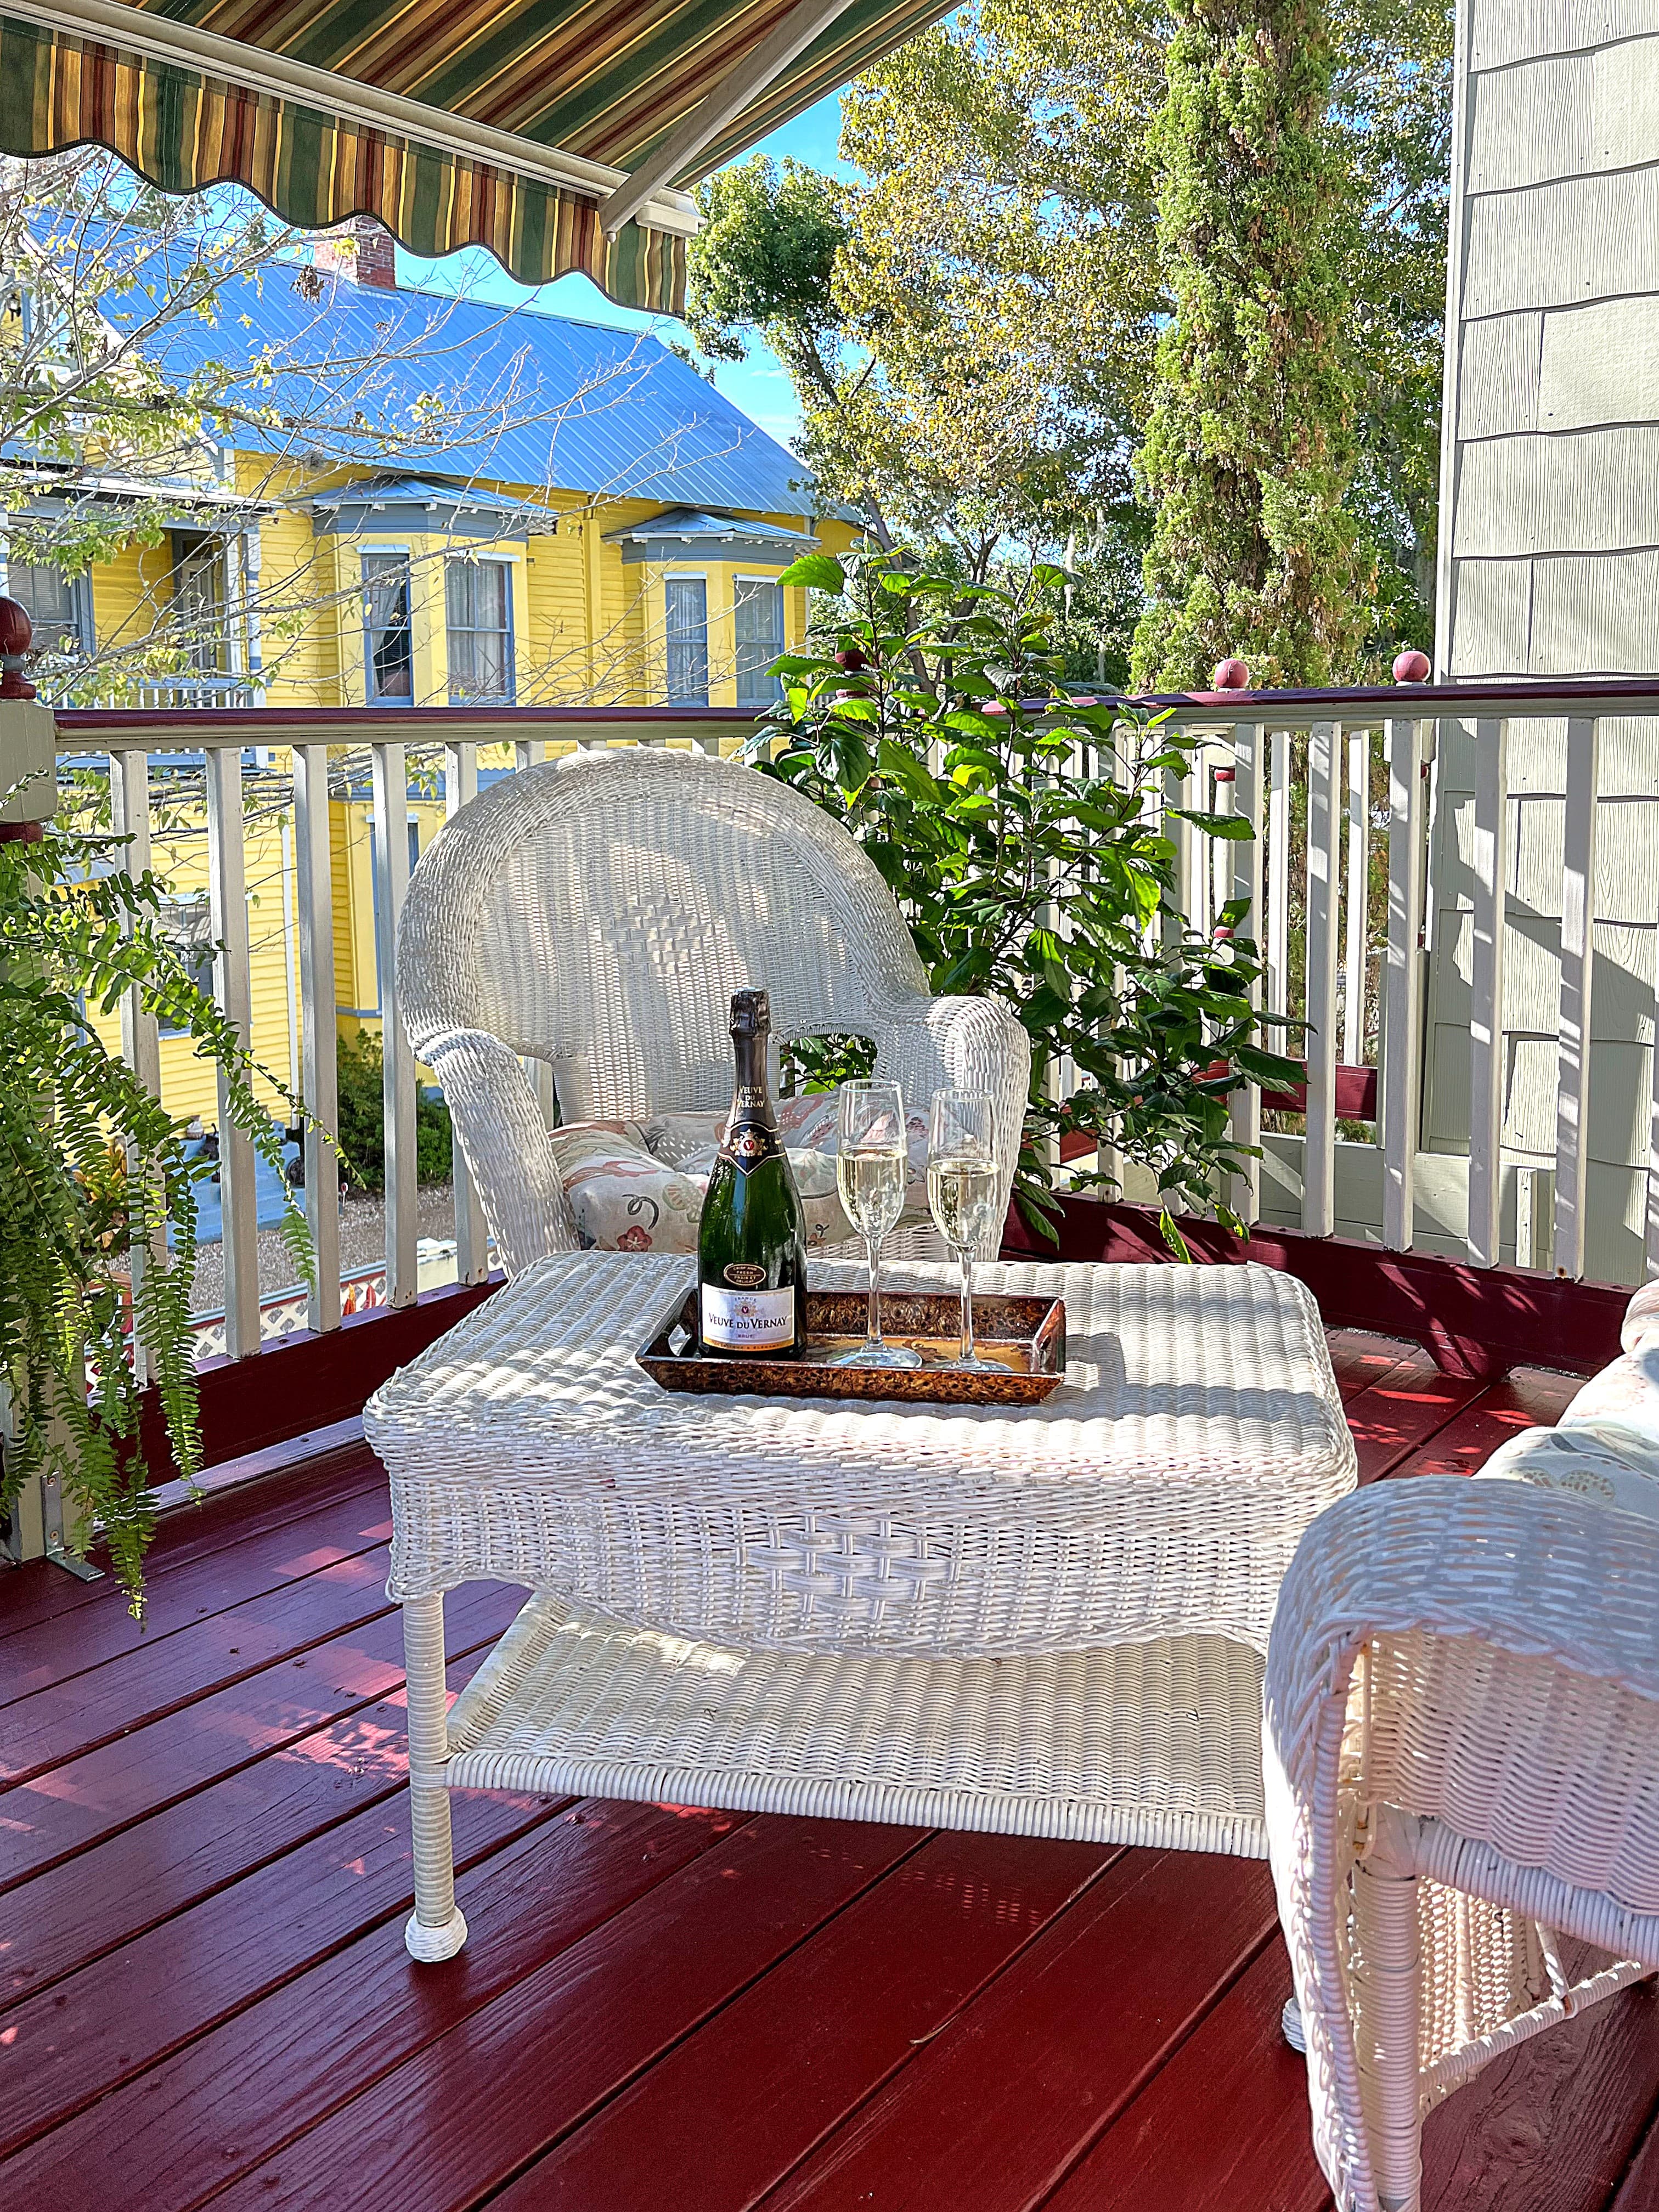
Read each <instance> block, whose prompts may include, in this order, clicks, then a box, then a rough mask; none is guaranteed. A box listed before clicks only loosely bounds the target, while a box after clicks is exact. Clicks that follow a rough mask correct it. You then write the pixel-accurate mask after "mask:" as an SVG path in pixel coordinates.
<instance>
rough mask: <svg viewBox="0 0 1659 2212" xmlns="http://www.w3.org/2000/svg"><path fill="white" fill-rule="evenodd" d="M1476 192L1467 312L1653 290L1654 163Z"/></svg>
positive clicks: (1657, 214) (1658, 264)
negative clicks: (1526, 187)
mask: <svg viewBox="0 0 1659 2212" xmlns="http://www.w3.org/2000/svg"><path fill="white" fill-rule="evenodd" d="M1522 197H1523V198H1524V201H1525V205H1524V208H1518V207H1517V204H1516V200H1517V196H1516V195H1515V194H1514V193H1510V192H1490V193H1486V194H1482V195H1479V196H1474V195H1472V196H1471V197H1470V199H1469V202H1468V210H1469V228H1468V268H1467V271H1466V274H1465V277H1464V283H1463V313H1465V314H1466V315H1467V316H1469V317H1470V318H1474V317H1476V316H1482V315H1507V314H1512V313H1515V312H1516V310H1517V309H1526V308H1529V307H1571V306H1575V305H1577V304H1579V303H1580V302H1583V301H1590V300H1613V299H1626V298H1628V297H1629V296H1630V295H1632V294H1633V293H1638V292H1649V293H1651V292H1655V291H1659V170H1655V169H1636V170H1620V171H1618V172H1616V173H1613V174H1611V175H1601V176H1588V177H1572V178H1569V179H1565V181H1564V182H1562V183H1560V184H1554V185H1536V186H1534V189H1533V190H1532V191H1528V192H1527V193H1526V194H1524V195H1523V196H1522Z"/></svg>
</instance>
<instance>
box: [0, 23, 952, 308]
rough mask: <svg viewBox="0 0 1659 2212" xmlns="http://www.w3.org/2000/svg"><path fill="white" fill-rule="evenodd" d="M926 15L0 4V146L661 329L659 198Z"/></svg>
mask: <svg viewBox="0 0 1659 2212" xmlns="http://www.w3.org/2000/svg"><path fill="white" fill-rule="evenodd" d="M946 4H948V0H946ZM944 13H945V4H941V0H137V4H131V5H129V4H125V0H0V151H3V152H5V153H8V154H12V155H23V156H29V155H43V154H51V153H56V152H59V151H62V150H64V149H67V148H70V147H72V146H76V145H82V144H87V143H92V144H98V145H103V146H107V147H109V148H111V149H112V150H113V151H114V152H116V153H117V154H118V155H120V156H121V158H122V159H123V160H124V161H126V162H128V163H129V164H130V165H131V167H132V168H134V169H135V170H137V172H138V173H139V174H140V175H141V176H143V177H145V178H147V179H149V181H150V182H151V183H152V184H154V185H159V186H160V187H161V189H162V190H163V191H169V192H190V191H199V190H200V189H202V188H203V187H204V186H206V185H214V184H222V183H228V182H234V183H237V184H240V185H246V187H247V189H248V190H249V191H252V192H254V193H256V194H257V195H258V197H259V198H260V199H262V200H264V202H265V203H266V204H267V205H268V206H270V208H271V209H273V210H275V212H276V214H277V215H278V216H281V217H282V218H283V220H284V221H285V222H291V223H294V224H296V225H298V226H299V227H301V228H304V229H307V230H325V229H329V228H332V227H333V226H334V225H336V224H337V223H342V222H346V221H348V220H349V218H350V217H351V216H354V215H360V214H362V215H371V216H376V217H378V218H379V219H380V221H381V222H384V223H385V224H386V227H387V228H388V229H390V230H391V231H392V233H393V234H394V235H395V236H396V237H397V238H398V239H399V240H401V241H402V243H403V244H404V246H408V247H409V248H410V250H411V251H412V252H416V253H421V254H434V255H435V254H443V253H448V252H453V251H454V250H455V249H456V248H457V247H459V246H471V245H480V246H488V247H489V250H490V251H491V252H493V253H494V254H495V256H496V257H497V258H498V259H499V260H500V261H501V263H502V264H504V265H505V266H506V267H507V269H508V270H511V272H512V273H513V276H518V277H520V278H521V279H522V280H523V281H524V282H525V283H532V284H534V283H545V282H547V281H548V280H549V279H550V278H552V277H555V276H562V275H564V274H565V273H566V271H567V270H575V269H580V270H585V271H586V274H587V275H588V276H591V277H592V279H593V281H594V283H597V284H598V285H599V287H600V288H601V289H603V290H604V291H605V292H606V293H608V294H609V295H610V296H611V298H612V299H614V300H617V301H621V302H622V303H623V304H624V305H626V306H629V307H646V308H658V309H661V310H664V311H665V312H667V313H679V312H680V311H681V310H682V309H683V307H684V298H685V242H686V240H687V238H688V236H690V234H691V233H692V232H693V231H695V229H696V213H695V210H694V209H693V207H692V205H691V203H690V200H689V199H688V198H687V197H686V195H685V193H684V191H683V190H681V189H679V187H682V186H684V185H686V184H687V183H689V182H694V181H695V180H696V178H698V177H699V176H702V175H705V174H707V173H708V171H709V170H710V169H712V168H714V167H718V166H719V165H720V163H721V162H723V161H729V160H730V159H732V156H733V155H737V154H739V153H741V152H742V151H743V150H744V148H745V147H747V146H750V145H752V144H753V143H755V141H756V140H757V138H760V137H764V135H765V134H766V133H767V132H768V131H772V130H775V128H776V127H777V126H778V125H780V124H781V123H784V122H787V120H788V119H789V118H791V117H792V116H794V115H798V114H799V113H800V112H802V110H803V109H805V108H806V107H808V106H811V104H812V102H813V101H814V100H817V99H819V98H821V97H822V96H823V94H825V93H826V92H829V91H833V90H834V89H835V88H836V87H837V86H839V85H841V84H842V83H844V82H846V81H847V79H848V77H849V76H854V75H856V74H857V72H858V71H859V70H860V69H863V68H866V67H867V66H868V65H869V64H871V63H872V61H875V60H877V59H878V58H880V57H881V56H882V55H883V54H884V53H887V52H890V51H891V49H892V48H893V47H894V46H897V45H899V44H901V43H902V40H904V39H906V38H908V36H909V35H910V34H911V33H912V32H914V31H915V30H918V29H920V28H921V27H922V26H923V25H925V24H927V23H929V22H932V21H935V20H936V19H937V18H938V17H939V15H942V14H944ZM780 56H781V57H783V58H782V59H781V61H780V59H779V57H780ZM636 202H638V203H639V204H637V205H636V204H635V203H636ZM624 203H626V208H627V213H626V219H623V217H622V216H620V214H619V210H622V209H623V204H624ZM607 218H609V219H607Z"/></svg>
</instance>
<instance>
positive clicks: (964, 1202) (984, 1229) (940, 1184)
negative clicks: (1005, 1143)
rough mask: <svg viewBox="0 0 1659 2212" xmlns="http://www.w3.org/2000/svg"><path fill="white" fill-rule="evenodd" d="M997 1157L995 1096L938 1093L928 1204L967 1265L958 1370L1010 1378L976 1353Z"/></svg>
mask: <svg viewBox="0 0 1659 2212" xmlns="http://www.w3.org/2000/svg"><path fill="white" fill-rule="evenodd" d="M997 1183H998V1176H997V1156H996V1142H995V1124H994V1120H993V1109H992V1104H991V1098H990V1094H989V1093H988V1092H987V1091H935V1092H934V1093H933V1113H932V1115H931V1116H930V1117H929V1121H928V1127H927V1203H928V1206H930V1207H931V1209H932V1211H933V1226H934V1227H935V1228H936V1229H937V1230H938V1231H939V1235H940V1236H941V1237H943V1238H944V1239H945V1243H947V1244H948V1245H949V1246H950V1248H951V1250H952V1251H953V1252H955V1253H956V1254H957V1255H958V1256H959V1257H960V1259H961V1261H962V1353H961V1357H960V1358H957V1359H953V1360H952V1361H951V1369H952V1370H955V1371H961V1370H969V1371H971V1372H973V1373H975V1374H985V1375H1006V1373H1007V1371H1008V1370H1007V1369H1006V1366H1005V1365H1004V1364H1003V1362H1002V1361H1001V1360H1000V1359H981V1358H980V1356H979V1354H978V1353H977V1352H975V1349H974V1255H975V1252H976V1251H978V1249H980V1247H981V1245H982V1244H983V1243H985V1242H986V1241H987V1238H988V1237H991V1236H993V1235H994V1232H995V1231H996V1229H997V1226H998V1223H997Z"/></svg>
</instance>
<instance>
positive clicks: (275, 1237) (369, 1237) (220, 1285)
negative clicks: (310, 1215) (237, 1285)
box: [191, 1182, 455, 1314]
mask: <svg viewBox="0 0 1659 2212" xmlns="http://www.w3.org/2000/svg"><path fill="white" fill-rule="evenodd" d="M415 1233H416V1236H417V1237H453V1235H454V1234H455V1199H454V1194H453V1191H452V1189H451V1188H450V1186H449V1185H448V1184H447V1182H443V1183H436V1182H435V1183H429V1184H428V1185H427V1187H426V1188H424V1189H422V1191H420V1192H419V1193H418V1194H417V1203H416V1231H415ZM385 1256H386V1217H385V1214H384V1213H383V1212H382V1211H381V1205H380V1199H379V1198H378V1197H376V1196H374V1194H370V1193H368V1192H364V1193H362V1194H358V1195H356V1196H354V1197H349V1198H348V1199H346V1200H345V1201H344V1202H343V1205H342V1206H341V1207H340V1273H341V1275H342V1276H346V1275H349V1274H354V1273H356V1270H357V1269H358V1268H359V1267H371V1266H375V1265H378V1264H379V1262H380V1261H382V1260H383V1259H384V1258H385ZM294 1283H295V1268H294V1261H293V1259H292V1257H291V1255H289V1249H288V1247H287V1246H286V1245H285V1244H284V1243H283V1239H282V1234H281V1231H278V1230H275V1229H262V1230H261V1231H260V1232H259V1295H260V1297H270V1295H271V1294H272V1293H273V1292H274V1291H286V1290H289V1289H290V1288H292V1287H293V1286H294ZM224 1304H225V1259H224V1247H223V1245H222V1244H204V1245H202V1246H201V1247H200V1248H199V1249H197V1255H196V1284H195V1289H194V1291H193V1292H192V1294H191V1309H192V1310H193V1311H195V1312H197V1313H198V1314H214V1313H222V1312H223V1310H224Z"/></svg>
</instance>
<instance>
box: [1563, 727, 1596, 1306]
mask: <svg viewBox="0 0 1659 2212" xmlns="http://www.w3.org/2000/svg"><path fill="white" fill-rule="evenodd" d="M1595 754H1596V725H1595V722H1593V721H1578V720H1576V721H1572V722H1570V723H1569V724H1568V726H1567V809H1566V827H1565V860H1564V865H1563V867H1562V882H1561V997H1560V1012H1559V1022H1558V1037H1559V1042H1558V1048H1557V1074H1556V1096H1555V1270H1556V1273H1558V1274H1559V1275H1565V1276H1566V1277H1568V1278H1570V1279H1577V1277H1579V1276H1582V1275H1583V1272H1584V1245H1585V1221H1584V1188H1585V1179H1586V1174H1587V1171H1588V1169H1589V1143H1588V1136H1589V1079H1590V1056H1589V1036H1590V1003H1591V997H1592V994H1593V992H1594V988H1595V829H1596V820H1595V817H1596V814H1597V811H1598V809H1597V807H1596V804H1595Z"/></svg>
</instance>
